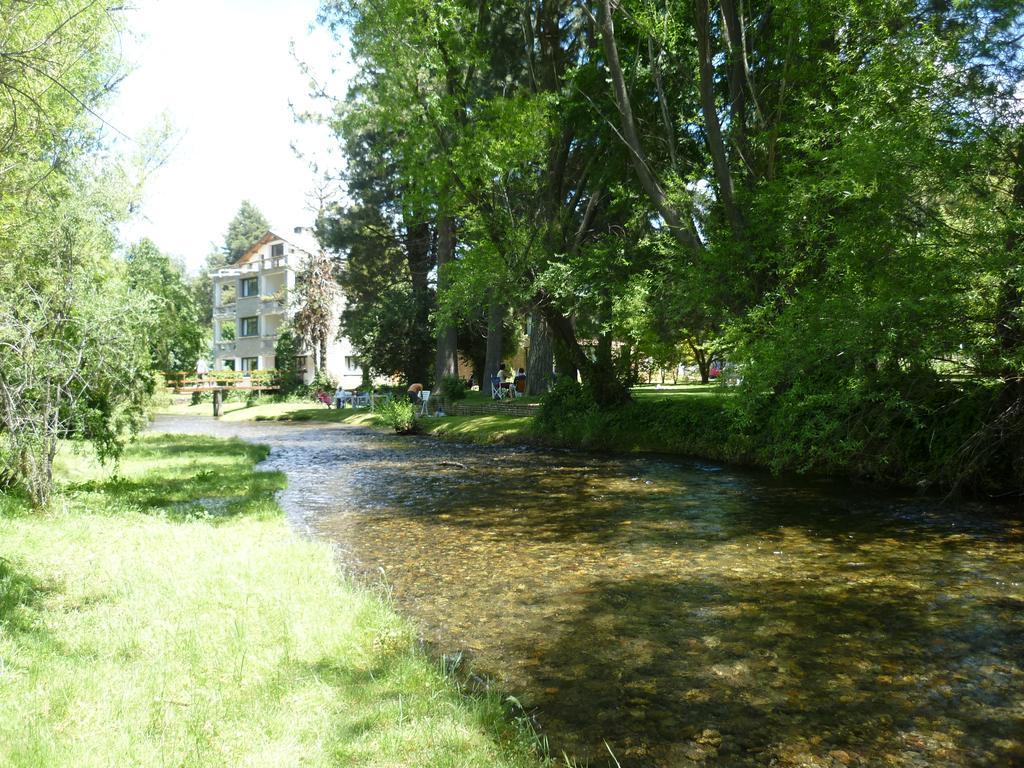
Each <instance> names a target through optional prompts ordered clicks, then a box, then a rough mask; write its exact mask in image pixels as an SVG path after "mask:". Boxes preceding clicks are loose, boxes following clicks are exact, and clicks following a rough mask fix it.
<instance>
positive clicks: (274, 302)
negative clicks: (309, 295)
mask: <svg viewBox="0 0 1024 768" xmlns="http://www.w3.org/2000/svg"><path fill="white" fill-rule="evenodd" d="M287 311H288V302H286V301H280V300H278V299H263V301H262V302H260V312H262V313H263V314H265V315H280V314H283V313H285V312H287Z"/></svg>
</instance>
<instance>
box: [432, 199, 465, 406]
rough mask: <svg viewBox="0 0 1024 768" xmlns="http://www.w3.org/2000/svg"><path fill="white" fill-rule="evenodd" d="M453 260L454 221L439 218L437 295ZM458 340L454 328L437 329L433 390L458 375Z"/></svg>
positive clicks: (443, 287)
mask: <svg viewBox="0 0 1024 768" xmlns="http://www.w3.org/2000/svg"><path fill="white" fill-rule="evenodd" d="M454 260H455V219H454V218H453V217H451V216H447V215H444V216H441V217H440V218H439V219H438V222H437V293H438V296H441V295H443V294H444V292H445V291H446V290H447V288H448V278H447V275H446V271H447V270H446V269H445V267H446V266H447V265H448V264H450V263H451V262H452V261H454ZM458 349H459V339H458V334H457V333H456V330H455V326H453V325H444V326H441V327H439V328H438V329H437V357H436V360H435V363H434V388H435V389H437V388H439V387H440V386H441V382H443V381H444V378H445V377H446V376H458V375H459V357H458V354H459V352H458Z"/></svg>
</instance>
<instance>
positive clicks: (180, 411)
mask: <svg viewBox="0 0 1024 768" xmlns="http://www.w3.org/2000/svg"><path fill="white" fill-rule="evenodd" d="M160 413H162V414H167V415H172V416H211V415H212V414H213V406H211V405H210V404H209V403H201V404H199V405H170V406H165V407H164V408H161V409H160ZM221 419H222V420H223V421H283V422H316V423H328V424H329V423H336V424H349V425H352V426H360V427H374V426H375V422H374V417H373V414H371V413H370V412H369V411H368V410H367V409H365V408H360V409H352V408H345V409H342V410H340V411H337V410H335V409H333V408H331V409H328V408H326V407H325V406H322V405H320V406H312V405H310V404H309V403H260V404H258V405H251V406H248V407H246V404H245V403H242V402H239V403H225V404H224V409H223V415H222V416H221ZM420 426H421V427H422V429H423V432H424V433H425V434H431V435H436V436H438V437H443V438H446V439H452V440H459V441H461V442H469V443H499V442H518V443H522V442H529V441H530V440H535V439H537V438H536V436H535V435H534V433H533V418H532V417H530V416H507V415H504V414H487V415H483V416H445V417H441V418H434V417H431V418H427V419H421V420H420Z"/></svg>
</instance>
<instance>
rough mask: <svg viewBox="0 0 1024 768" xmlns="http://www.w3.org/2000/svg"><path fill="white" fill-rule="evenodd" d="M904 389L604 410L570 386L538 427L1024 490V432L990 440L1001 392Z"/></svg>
mask: <svg viewBox="0 0 1024 768" xmlns="http://www.w3.org/2000/svg"><path fill="white" fill-rule="evenodd" d="M907 382H908V383H909V384H912V383H913V382H912V381H911V380H909V379H908V380H907ZM902 384H903V382H894V383H893V384H892V386H890V387H889V391H890V392H891V393H895V394H892V395H891V396H888V397H886V398H870V397H867V396H865V395H864V394H863V393H857V392H854V393H850V394H849V395H848V396H846V397H843V396H841V394H840V393H836V392H833V393H831V394H829V395H827V396H825V395H823V396H820V397H817V398H810V397H808V395H807V393H806V392H798V393H790V392H783V393H780V394H777V395H761V396H755V395H751V394H750V393H749V392H746V391H742V390H741V391H735V390H734V391H733V392H732V393H728V391H727V390H719V392H720V394H719V396H717V397H708V396H696V397H694V396H687V397H678V398H674V399H665V400H653V399H648V397H644V398H637V399H634V400H633V401H632V402H630V403H627V404H625V405H622V406H618V407H615V408H607V409H601V408H598V406H597V405H596V403H595V400H594V398H593V397H592V396H591V395H590V393H589V392H588V391H587V389H586V388H585V387H582V386H580V385H578V384H576V383H575V382H571V381H563V382H560V383H559V384H558V386H556V387H555V389H553V390H552V391H551V392H550V393H549V394H548V395H546V396H545V398H544V400H543V401H542V405H541V409H540V413H539V414H538V416H537V419H536V425H535V432H536V435H537V436H538V437H539V438H540V439H542V440H546V441H549V442H553V443H557V444H561V445H572V446H581V447H584V448H593V449H601V450H648V451H664V452H670V453H680V454H685V455H690V456H697V457H703V458H709V459H715V460H719V461H732V462H737V463H743V464H750V465H756V466H763V467H767V468H770V469H772V470H773V471H776V472H781V471H794V472H806V473H813V474H818V475H828V476H836V477H857V478H865V479H872V480H876V481H880V482H884V483H890V484H897V485H903V486H915V487H921V488H931V489H938V490H950V489H953V490H964V491H968V492H974V493H991V494H1012V493H1018V494H1019V493H1021V491H1022V490H1024V474H1022V473H1024V466H1022V465H1024V458H1022V457H1024V435H1022V436H1017V438H1016V439H1013V440H1011V439H1009V438H1007V437H1006V436H1003V437H1002V438H1000V439H999V440H995V439H992V440H991V441H990V442H987V440H988V438H990V437H991V435H990V434H989V433H990V430H988V429H987V428H985V427H984V425H986V424H990V423H992V422H993V421H994V420H996V417H997V415H998V413H999V412H1000V409H1004V408H1006V403H1005V402H1003V401H1002V400H1001V399H1000V394H999V391H998V390H997V389H995V388H986V387H982V386H972V385H968V384H963V385H960V386H952V385H949V384H946V385H944V386H934V387H932V388H931V389H930V391H928V392H924V393H922V392H913V393H904V395H902V396H901V395H900V394H899V392H900V389H899V387H900V386H901V385H902ZM1010 426H1012V425H1010ZM1008 428H1009V427H1008Z"/></svg>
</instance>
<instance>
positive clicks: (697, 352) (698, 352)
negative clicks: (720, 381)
mask: <svg viewBox="0 0 1024 768" xmlns="http://www.w3.org/2000/svg"><path fill="white" fill-rule="evenodd" d="M689 345H690V351H691V352H693V359H694V360H695V361H696V362H697V370H699V371H700V383H701V384H708V383H710V381H711V359H710V358H709V357H708V353H707V350H706V349H704V347H702V346H701V345H700V344H696V343H694V342H693V341H691V342H689Z"/></svg>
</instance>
